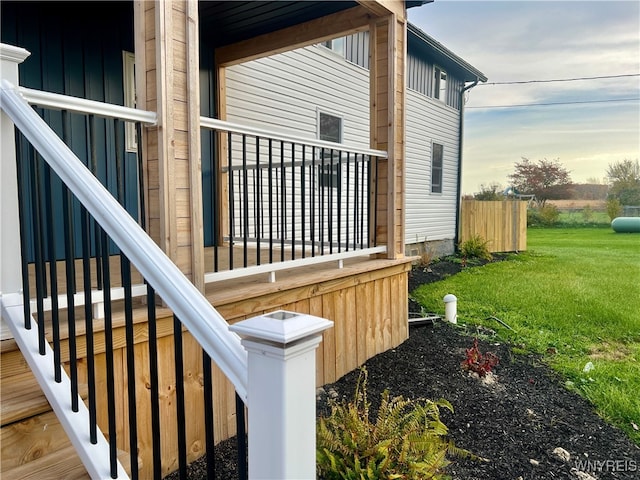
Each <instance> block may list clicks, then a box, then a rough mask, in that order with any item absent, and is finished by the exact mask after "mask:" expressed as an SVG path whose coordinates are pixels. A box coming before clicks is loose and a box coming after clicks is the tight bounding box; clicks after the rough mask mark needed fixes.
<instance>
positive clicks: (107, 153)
mask: <svg viewBox="0 0 640 480" xmlns="http://www.w3.org/2000/svg"><path fill="white" fill-rule="evenodd" d="M1 12H2V20H1V40H2V43H6V44H10V45H16V46H19V47H23V48H25V49H27V50H28V51H29V52H30V53H31V55H30V56H29V57H28V58H27V59H26V60H25V62H23V63H22V64H21V65H20V67H19V74H20V85H21V86H24V87H28V88H33V89H37V90H43V91H47V92H53V93H60V94H64V95H70V96H74V97H80V98H87V99H90V100H96V101H104V102H107V103H113V104H117V105H123V104H124V87H123V63H122V62H123V60H122V52H123V51H133V3H131V2H87V3H83V2H66V3H57V2H56V3H54V2H5V1H3V2H2V5H1ZM38 111H40V112H41V114H42V116H43V118H44V120H45V121H46V122H47V123H48V124H49V125H50V126H51V127H52V128H53V129H54V130H55V131H56V132H57V133H58V135H60V136H61V137H62V128H63V127H62V123H63V116H62V113H61V112H60V111H54V110H46V111H43V110H42V109H39V110H38ZM68 125H69V127H70V128H69V132H68V135H69V143H70V147H71V149H72V150H73V151H74V153H75V154H76V155H77V156H78V158H80V160H81V161H83V162H84V163H85V165H89V166H90V167H91V168H92V169H93V170H94V172H95V173H96V176H97V177H98V178H99V179H100V180H101V181H102V183H103V184H105V186H107V188H108V189H109V190H110V191H111V192H112V193H114V194H115V193H116V191H117V180H116V178H117V176H116V173H115V156H116V154H115V149H116V148H121V151H122V152H123V154H124V155H123V163H124V166H125V174H124V177H125V182H126V185H125V188H124V191H125V199H124V204H125V207H126V208H127V210H128V211H129V213H131V215H132V216H134V217H135V218H137V216H138V186H137V185H138V179H137V163H136V162H137V159H136V155H135V154H134V153H127V152H125V151H124V125H123V124H122V123H121V122H120V123H119V124H118V126H117V127H116V126H114V123H113V122H112V121H110V120H109V121H105V120H102V119H96V120H95V138H96V162H95V165H93V166H92V165H90V158H91V154H90V146H89V142H88V134H89V133H88V131H89V130H88V122H87V120H86V119H85V117H83V116H80V115H78V114H69V123H68ZM115 128H118V129H119V132H118V133H119V138H121V139H122V144H121V146H120V147H116V145H115V137H116V132H115ZM20 150H21V151H22V152H23V153H22V155H23V158H26V156H27V155H29V153H28V148H27V143H26V141H24V140H22V141H21V145H20ZM21 168H22V172H23V178H25V185H24V189H25V191H27V192H31V188H30V186H29V182H28V180H29V179H30V178H31V177H32V176H33V175H34V172H33V171H32V169H31V168H29V167H28V162H25V161H21ZM42 186H43V187H44V184H43V185H42ZM51 195H52V202H51V203H52V208H53V212H54V218H61V217H60V215H61V212H62V200H61V198H62V190H61V186H60V182H59V180H56V179H54V180H52V193H51ZM28 198H29V197H28V196H27V201H28V202H29V203H28V204H27V207H28V208H29V207H30V206H31V203H30V200H28ZM74 216H75V218H76V219H77V218H79V207H78V206H77V205H76V206H75V209H74ZM78 232H79V228H77V229H76V235H79V233H78ZM57 233H58V237H59V238H56V239H55V244H56V256H58V257H59V256H61V255H62V254H63V250H64V242H63V239H62V233H61V232H57ZM27 235H28V236H32V235H33V231H32V225H31V222H28V225H27ZM76 240H77V241H79V238H76ZM27 243H28V245H31V244H32V242H30V241H29V242H27ZM27 254H28V256H29V258H30V260H32V259H33V252H32V251H31V250H29V251H28V252H27Z"/></svg>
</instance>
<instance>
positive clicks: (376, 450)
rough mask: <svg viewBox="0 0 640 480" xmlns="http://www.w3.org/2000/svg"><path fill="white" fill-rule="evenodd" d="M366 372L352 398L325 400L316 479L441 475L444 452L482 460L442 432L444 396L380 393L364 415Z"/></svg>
mask: <svg viewBox="0 0 640 480" xmlns="http://www.w3.org/2000/svg"><path fill="white" fill-rule="evenodd" d="M366 384H367V371H366V369H364V368H363V369H361V373H360V377H359V379H358V383H357V386H356V391H355V396H354V399H353V401H352V402H347V401H345V400H343V401H342V402H341V403H337V402H336V401H332V402H331V416H329V417H328V418H320V419H319V420H318V424H317V447H316V454H317V465H318V474H319V475H320V478H323V479H325V480H333V479H336V480H337V479H354V480H355V479H358V480H374V479H382V478H387V479H400V478H402V479H444V478H447V476H446V475H445V473H444V470H445V467H446V466H447V465H448V464H449V463H450V460H448V458H447V455H449V456H457V457H465V458H473V459H476V460H485V459H482V458H480V457H477V456H475V455H473V454H472V453H471V452H468V451H467V450H463V449H461V448H458V447H456V446H455V445H454V443H453V441H452V440H450V439H448V438H447V437H446V435H447V432H448V430H447V427H446V425H444V423H442V421H441V420H440V408H446V409H448V410H450V411H453V407H452V406H451V404H450V403H449V402H447V401H446V400H444V399H441V400H438V401H431V400H426V399H420V400H415V401H414V400H406V399H404V398H403V397H394V398H390V396H389V392H388V391H385V392H384V393H383V394H382V399H381V404H380V408H379V410H378V414H377V418H376V420H375V421H373V422H372V421H371V420H370V418H369V417H370V415H369V414H370V403H369V401H368V399H367V392H366V387H367V385H366Z"/></svg>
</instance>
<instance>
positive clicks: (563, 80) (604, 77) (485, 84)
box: [476, 73, 640, 87]
mask: <svg viewBox="0 0 640 480" xmlns="http://www.w3.org/2000/svg"><path fill="white" fill-rule="evenodd" d="M625 77H640V73H629V74H623V75H604V76H601V77H575V78H555V79H551V80H521V81H514V82H489V83H479V84H478V85H476V86H477V87H484V86H487V85H522V84H527V83H552V82H576V81H581V80H600V79H606V78H625Z"/></svg>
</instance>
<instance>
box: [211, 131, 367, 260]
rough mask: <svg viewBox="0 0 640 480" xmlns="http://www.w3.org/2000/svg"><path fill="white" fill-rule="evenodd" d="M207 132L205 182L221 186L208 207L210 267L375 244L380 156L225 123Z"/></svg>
mask: <svg viewBox="0 0 640 480" xmlns="http://www.w3.org/2000/svg"><path fill="white" fill-rule="evenodd" d="M203 138H204V140H205V143H208V144H209V145H210V146H211V148H210V152H211V158H210V159H209V160H208V161H209V162H210V165H211V166H210V168H209V169H207V171H209V172H210V176H209V177H208V178H206V181H205V182H204V187H205V189H209V190H210V191H211V192H218V194H215V193H214V194H213V195H205V198H210V199H211V204H210V205H205V206H204V214H205V228H207V226H209V228H210V232H209V235H206V237H208V238H209V239H210V240H209V244H208V245H207V246H210V247H212V249H213V265H212V267H211V268H212V271H214V272H219V271H224V270H233V269H235V268H246V267H249V266H255V265H261V264H273V263H277V262H285V261H290V260H296V259H302V258H308V257H316V256H322V255H330V254H335V253H344V252H353V251H356V250H364V249H367V248H371V247H374V246H376V245H375V238H374V235H373V233H372V232H373V225H375V221H376V218H375V214H376V213H375V212H376V211H377V203H376V202H377V195H376V181H375V178H376V176H377V166H378V159H379V157H378V156H376V155H372V154H368V153H362V152H360V153H357V152H354V151H350V150H349V148H348V147H346V146H344V147H341V146H340V144H335V145H332V146H319V145H318V143H321V142H309V143H307V144H305V143H302V142H299V141H295V140H291V141H286V140H278V139H273V138H269V137H266V136H260V135H251V134H247V133H237V132H232V131H224V130H212V129H205V130H203ZM334 147H335V148H334Z"/></svg>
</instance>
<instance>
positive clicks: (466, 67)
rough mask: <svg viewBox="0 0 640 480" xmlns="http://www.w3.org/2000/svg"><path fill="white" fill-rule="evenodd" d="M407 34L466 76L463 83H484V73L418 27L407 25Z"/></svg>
mask: <svg viewBox="0 0 640 480" xmlns="http://www.w3.org/2000/svg"><path fill="white" fill-rule="evenodd" d="M407 32H408V33H409V34H410V35H414V36H415V37H416V38H417V39H418V40H420V41H421V42H422V43H423V44H425V46H426V47H427V48H428V49H429V50H431V51H432V52H433V53H435V54H436V55H438V56H441V57H444V58H445V59H446V60H447V61H449V62H451V63H453V64H455V65H456V66H457V67H458V68H460V69H461V70H462V71H463V72H464V73H465V74H466V75H465V81H475V80H477V81H479V82H486V81H487V77H486V75H485V74H484V73H482V72H481V71H480V70H478V69H477V68H476V67H474V66H473V65H471V64H470V63H468V62H467V61H465V60H464V59H462V58H461V57H459V56H458V55H456V54H455V53H453V52H452V51H451V50H449V49H448V48H446V47H445V46H444V45H442V44H441V43H440V42H438V41H437V40H435V39H434V38H432V37H430V36H429V35H427V34H426V33H424V32H423V31H422V30H420V29H419V28H418V27H416V26H415V25H413V24H411V23H407Z"/></svg>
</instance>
